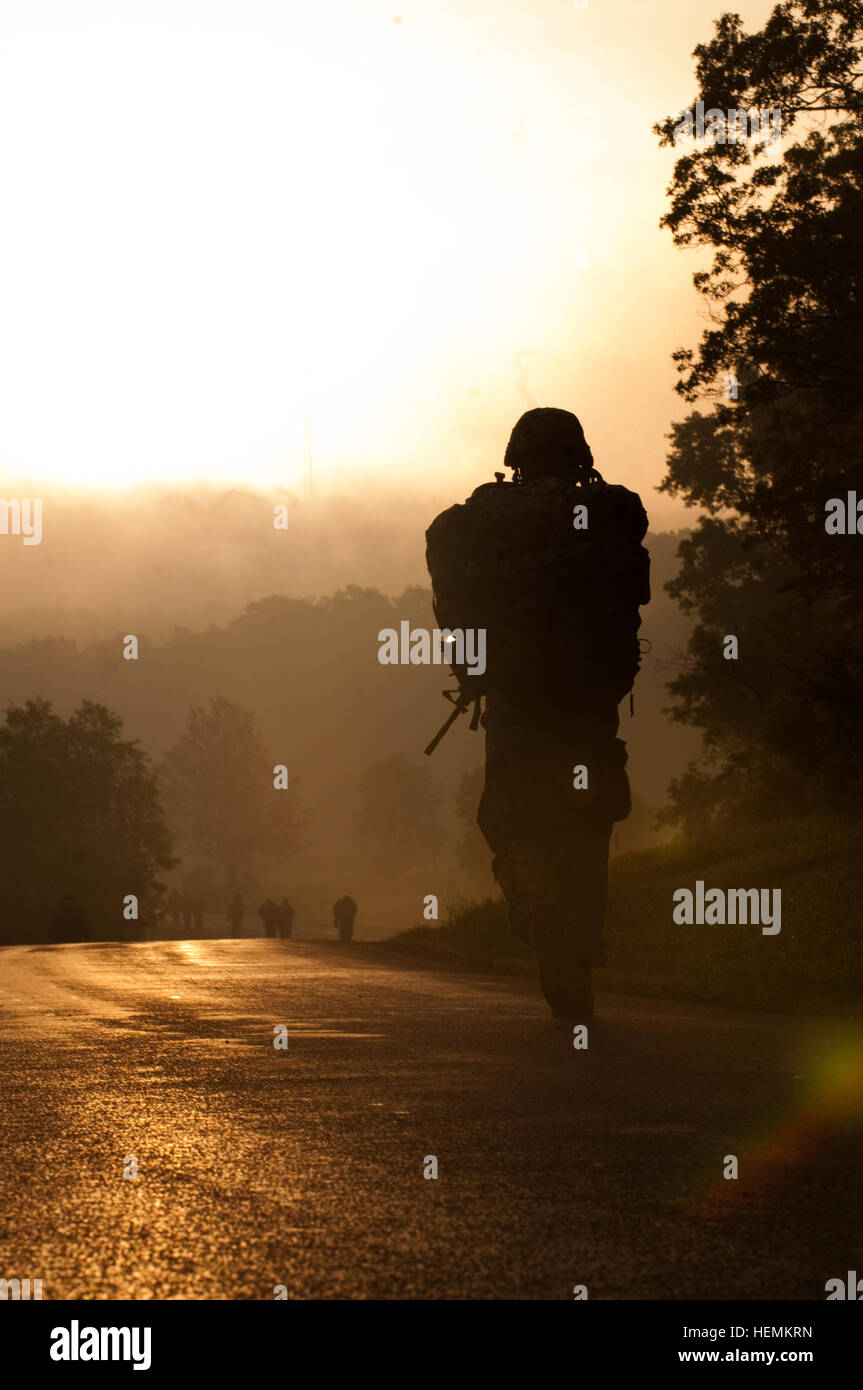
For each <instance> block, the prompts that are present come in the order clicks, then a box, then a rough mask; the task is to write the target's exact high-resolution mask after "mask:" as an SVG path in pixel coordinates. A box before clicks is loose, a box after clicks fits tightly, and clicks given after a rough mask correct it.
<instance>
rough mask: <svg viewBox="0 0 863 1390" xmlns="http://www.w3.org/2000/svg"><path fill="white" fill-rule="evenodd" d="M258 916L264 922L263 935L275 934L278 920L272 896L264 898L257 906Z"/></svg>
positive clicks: (277, 912) (276, 906) (276, 908)
mask: <svg viewBox="0 0 863 1390" xmlns="http://www.w3.org/2000/svg"><path fill="white" fill-rule="evenodd" d="M258 916H259V917H260V919H261V921H262V922H263V924H264V935H265V936H275V935H276V927H277V925H278V921H279V909H278V905H277V904H276V903H274V902H273V900H272V898H265V899H264V901H263V902H262V903H261V906H260V907H259V908H258Z"/></svg>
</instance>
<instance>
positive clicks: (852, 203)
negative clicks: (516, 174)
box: [656, 0, 863, 814]
mask: <svg viewBox="0 0 863 1390" xmlns="http://www.w3.org/2000/svg"><path fill="white" fill-rule="evenodd" d="M861 50H863V4H861V3H858V0H842V3H841V4H831V3H824V0H784V3H781V4H778V5H776V6H775V8H774V10H773V11H772V13H771V15H770V17H769V19H768V20H767V22H766V24H765V25H764V28H763V29H762V30H761V31H760V32H758V33H755V34H747V33H745V32H744V30H743V26H742V23H741V20H740V18H739V17H738V16H736V15H731V14H725V15H723V16H722V18H721V19H720V20H719V21H718V22H717V23H716V25H715V35H714V37H713V39H712V40H711V41H710V42H709V43H706V44H703V45H700V46H699V47H698V48H697V49H696V51H695V55H694V56H695V58H696V75H697V81H698V94H697V98H696V99H697V100H701V101H703V103H704V107H705V109H708V110H709V109H718V110H724V111H726V112H727V111H732V110H735V109H736V110H740V109H742V108H752V107H756V108H758V109H761V110H764V109H770V108H774V107H778V108H780V109H781V113H782V133H783V138H782V149H781V152H777V151H776V149H775V148H774V147H772V146H771V145H770V144H769V143H767V144H765V143H764V142H763V141H761V140H759V139H755V140H738V141H736V142H729V141H727V140H726V142H725V143H722V142H720V141H718V140H715V139H708V140H707V141H706V142H696V143H693V144H691V145H688V146H687V148H686V150H685V152H684V153H683V154H682V155H681V157H680V158H679V159H678V160H677V162H676V165H675V170H674V177H673V181H672V184H671V187H670V189H669V194H670V200H671V202H670V208H669V211H668V212H667V214H666V215H665V217H664V218H663V225H664V226H666V227H667V228H668V229H669V230H670V231H671V233H672V235H673V237H674V240H675V242H676V244H677V245H678V246H681V247H691V248H702V249H706V250H707V251H709V252H710V253H711V254H712V262H711V264H710V266H709V268H708V269H700V270H699V271H698V272H697V273H696V274H695V276H694V283H695V286H696V288H697V289H698V291H699V293H700V295H701V296H702V299H703V302H704V304H705V307H706V311H707V316H708V320H709V323H708V327H707V328H706V330H705V332H704V334H703V336H702V338H701V341H700V343H699V344H698V346H697V348H695V349H693V348H681V349H680V350H679V351H678V352H677V353H676V354H675V360H676V363H677V368H678V373H679V380H678V384H677V390H678V392H679V394H680V395H681V396H682V397H683V399H684V400H686V401H687V402H689V403H698V404H699V405H700V406H701V407H702V408H700V409H696V410H694V411H693V412H692V413H691V414H689V415H688V416H687V417H686V418H685V419H684V420H682V421H681V422H678V423H677V424H675V425H674V426H673V429H672V433H671V436H670V438H671V452H670V455H669V459H668V472H667V476H666V478H665V481H664V483H663V490H664V491H665V492H668V493H670V494H673V495H676V496H681V497H682V498H684V500H685V501H686V503H687V504H688V505H691V506H699V507H701V508H703V509H704V510H705V511H706V513H707V515H706V516H703V517H702V519H701V521H700V523H699V525H698V527H697V529H696V530H695V532H694V534H693V535H692V536H691V537H689V538H688V539H687V540H685V541H684V542H683V544H682V545H681V547H680V557H681V568H680V571H679V573H678V575H677V577H676V578H675V580H674V581H673V582H672V583H671V584H669V586H668V588H669V592H670V593H671V594H672V595H673V596H674V597H676V598H678V599H679V601H680V603H681V605H682V606H683V608H684V609H685V610H686V611H689V612H692V613H693V614H695V615H697V619H698V621H697V623H696V626H695V628H694V631H693V634H692V637H691V640H690V643H689V648H688V653H687V659H686V662H685V664H684V666H683V669H682V670H681V672H680V674H679V675H678V677H677V678H676V679H675V680H674V681H673V682H672V683H671V685H670V687H669V688H670V690H671V691H672V693H673V695H674V696H676V697H677V704H676V706H675V709H674V717H675V718H677V719H680V720H683V721H685V722H688V723H691V724H694V725H696V726H697V727H699V728H701V729H702V730H703V732H704V735H705V741H706V747H707V753H708V757H709V758H710V759H711V760H712V761H713V763H714V764H715V765H716V766H718V768H719V773H718V777H719V780H718V781H717V782H716V783H715V789H716V792H717V795H718V796H721V798H722V799H723V800H727V799H728V798H729V797H731V799H732V800H733V799H734V797H738V796H739V797H743V798H746V799H749V798H750V797H751V796H752V795H753V794H754V795H760V794H762V793H763V792H764V791H765V790H766V789H769V790H770V794H771V795H772V794H775V793H776V791H777V790H778V789H780V788H784V789H785V790H786V791H787V790H788V789H789V788H792V787H794V788H796V787H799V785H800V779H801V778H805V779H807V781H808V782H809V783H810V784H811V786H812V788H813V790H815V791H816V792H823V793H824V794H825V795H827V796H829V797H831V798H839V799H842V798H851V797H856V796H857V795H858V794H859V787H860V782H861V780H863V759H861V757H860V755H859V753H858V752H857V751H856V749H855V728H854V720H855V714H854V706H855V700H856V701H859V690H860V679H861V676H863V634H861V631H860V625H859V622H858V621H857V616H856V599H857V595H858V593H859V589H860V585H861V581H863V542H861V541H860V540H858V539H857V538H856V537H853V536H848V537H843V536H834V535H828V534H827V533H826V532H825V526H824V522H825V506H826V503H827V502H828V500H829V499H831V498H834V497H839V498H843V499H844V498H845V496H846V494H847V492H848V491H849V490H854V489H855V488H857V487H858V485H860V486H859V491H860V494H861V497H863V485H861V484H863V479H861V475H860V471H859V470H860V452H859V451H860V443H861V439H863V393H861V390H860V376H861V370H860V369H861V359H863V306H861V289H863V58H862V57H861ZM677 125H678V120H677V118H676V117H673V116H672V117H669V118H667V119H666V120H665V121H663V122H661V123H660V124H659V125H658V126H657V127H656V130H657V133H658V134H659V135H660V137H661V143H663V144H673V143H674V142H675V128H676V126H677ZM727 128H728V127H727ZM728 375H734V376H736V378H737V380H738V382H739V395H738V399H737V400H736V401H732V400H728V399H726V398H725V394H724V383H725V379H726V377H727V376H728ZM852 524H853V523H852ZM729 633H733V634H735V635H736V636H737V637H738V638H739V643H740V659H739V660H738V661H726V660H723V658H722V638H723V636H724V635H726V634H729ZM696 786H697V788H698V796H697V798H696V800H697V801H698V803H699V805H700V806H702V809H703V805H704V797H705V794H706V788H705V786H704V785H703V783H702V781H701V780H699V777H698V776H696V777H695V778H692V777H690V778H689V779H681V780H678V783H677V785H676V795H677V800H678V804H681V803H682V801H685V799H686V796H687V794H688V793H689V792H694V789H695V788H696ZM708 799H709V798H708ZM682 814H685V813H683V812H682Z"/></svg>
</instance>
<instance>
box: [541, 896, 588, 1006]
mask: <svg viewBox="0 0 863 1390" xmlns="http://www.w3.org/2000/svg"><path fill="white" fill-rule="evenodd" d="M531 935H532V936H533V943H534V947H535V950H536V959H537V963H538V965H539V981H540V985H541V987H542V992H543V994H544V995H545V997H546V999H547V1000H548V1004H549V1007H550V1008H551V1012H552V1014H553V1016H554V1017H555V1018H560V1019H567V1020H569V1021H570V1022H572V1023H589V1022H590V1021H591V1020H592V1019H593V991H592V990H591V986H590V966H589V965H588V964H587V963H586V961H584V960H583V959H580V958H579V956H578V954H577V950H578V948H577V946H576V943H575V942H574V941H573V939H572V935H571V933H570V932H569V931H567V929H566V925H565V923H564V921H563V920H562V917H561V915H560V914H559V913H557V912H556V911H555V910H554V909H553V908H550V907H545V906H543V907H542V908H539V909H537V910H536V911H535V912H534V914H533V922H532V932H531Z"/></svg>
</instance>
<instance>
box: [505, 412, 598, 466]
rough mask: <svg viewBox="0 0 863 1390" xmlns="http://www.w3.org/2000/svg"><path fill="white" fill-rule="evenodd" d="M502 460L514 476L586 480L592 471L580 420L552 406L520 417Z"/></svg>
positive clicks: (591, 456) (590, 455) (591, 455)
mask: <svg viewBox="0 0 863 1390" xmlns="http://www.w3.org/2000/svg"><path fill="white" fill-rule="evenodd" d="M503 461H504V465H505V466H506V467H507V468H511V469H513V471H514V473H515V475H516V477H519V476H520V477H531V478H536V477H542V476H549V475H558V476H560V475H566V474H570V475H573V474H574V475H576V476H578V475H579V474H581V475H584V476H585V477H587V476H589V475H590V474H591V473H592V472H593V454H592V453H591V452H590V449H589V447H588V444H587V441H586V439H585V437H584V430H583V429H582V427H581V421H580V420H579V419H578V417H577V416H575V415H573V414H572V412H571V411H569V410H557V409H555V407H554V406H541V407H539V408H538V409H536V410H528V411H526V412H525V414H524V415H522V417H521V419H520V420H519V421H518V422H517V423H516V426H515V429H514V430H513V432H512V434H511V435H510V437H509V443H508V444H507V446H506V453H505V454H504V458H503Z"/></svg>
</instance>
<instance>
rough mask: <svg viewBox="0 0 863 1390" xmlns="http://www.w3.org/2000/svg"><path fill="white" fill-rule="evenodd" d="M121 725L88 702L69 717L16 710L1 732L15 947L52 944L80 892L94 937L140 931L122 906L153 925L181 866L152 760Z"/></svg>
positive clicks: (29, 707)
mask: <svg viewBox="0 0 863 1390" xmlns="http://www.w3.org/2000/svg"><path fill="white" fill-rule="evenodd" d="M122 727H123V725H122V721H121V720H120V719H119V718H118V717H117V716H116V715H114V714H112V713H111V712H110V711H109V710H107V709H106V708H105V707H104V706H103V705H97V704H94V703H93V702H92V701H89V700H85V701H84V702H83V704H82V705H81V707H80V709H78V710H76V711H75V713H74V714H73V715H72V716H71V717H70V718H69V719H68V720H64V719H62V718H61V717H60V716H59V715H58V714H56V713H55V711H54V710H53V709H52V707H51V705H50V703H49V702H48V701H47V700H41V699H37V700H28V701H27V702H26V703H25V704H24V705H21V706H16V705H12V706H10V707H9V709H8V710H7V711H6V721H5V724H3V725H2V726H0V824H2V866H3V869H2V872H3V885H4V893H5V898H6V903H7V907H8V911H7V915H6V919H5V922H4V927H3V938H4V939H5V940H7V941H20V940H46V939H50V937H51V935H52V918H53V917H54V914H55V913H56V912H57V909H58V908H59V906H60V903H61V901H62V899H63V898H64V897H66V895H68V894H71V895H73V897H74V899H75V901H76V903H77V906H78V909H79V910H80V911H81V912H82V913H83V914H84V915H85V916H86V919H87V922H88V924H89V931H90V933H91V934H93V935H95V936H97V937H99V936H102V937H114V938H117V937H123V936H124V935H126V934H127V933H128V932H129V931H130V930H136V929H133V928H132V926H131V924H130V923H129V922H126V921H125V920H124V917H123V901H124V898H125V897H126V896H127V895H129V894H134V895H135V896H136V897H137V899H138V913H139V915H138V923H139V924H146V922H147V921H148V920H151V919H152V917H153V914H154V911H155V908H156V906H157V904H158V902H159V900H160V897H161V893H162V885H161V884H160V883H159V882H158V881H157V878H156V875H157V874H158V872H159V871H160V870H162V869H168V868H170V867H171V866H172V865H173V864H174V863H175V862H176V861H175V860H174V859H173V857H172V855H171V842H170V837H169V834H168V830H167V828H166V825H165V822H164V818H163V815H162V808H161V806H160V804H159V799H158V791H157V783H156V777H155V773H154V771H153V768H152V765H151V763H150V759H149V758H148V757H147V755H146V753H144V752H143V750H142V749H141V748H140V747H139V746H138V744H137V743H135V742H131V741H127V740H124V739H123V738H122V737H121V731H122Z"/></svg>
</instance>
